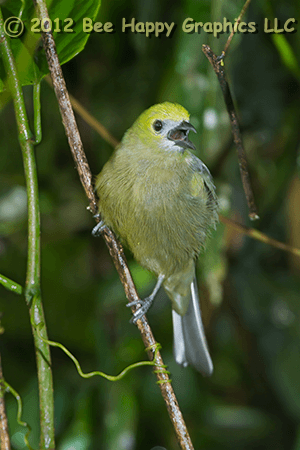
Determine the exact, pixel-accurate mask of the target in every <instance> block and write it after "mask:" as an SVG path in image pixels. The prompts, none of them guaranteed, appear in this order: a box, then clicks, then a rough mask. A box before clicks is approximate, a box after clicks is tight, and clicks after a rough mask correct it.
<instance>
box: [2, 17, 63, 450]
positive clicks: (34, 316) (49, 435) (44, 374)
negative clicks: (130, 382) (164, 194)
mask: <svg viewBox="0 0 300 450" xmlns="http://www.w3.org/2000/svg"><path fill="white" fill-rule="evenodd" d="M0 51H1V56H2V61H3V65H4V68H5V72H6V75H7V82H8V88H9V90H10V93H11V96H12V99H13V103H14V108H15V114H16V120H17V126H18V138H19V143H20V147H21V150H22V156H23V162H24V173H25V180H26V188H27V201H28V259H27V273H26V287H25V299H26V303H27V305H28V307H29V313H30V317H31V321H32V323H34V326H32V333H33V337H34V345H35V352H36V361H37V372H38V385H39V400H40V427H41V436H40V447H41V448H45V449H46V448H47V449H48V450H51V449H54V447H55V444H54V411H53V382H52V372H51V359H50V349H49V346H48V344H46V343H45V342H43V341H42V340H41V339H40V338H39V337H38V336H37V334H36V326H37V324H39V323H40V322H42V323H45V317H44V312H43V304H42V299H41V293H40V292H41V288H40V210H39V196H38V182H37V171H36V163H35V156H34V148H33V140H32V133H31V131H30V128H29V124H28V118H27V113H26V108H25V102H24V97H23V92H22V88H21V84H20V82H19V78H18V72H17V68H16V63H15V60H14V57H13V53H12V51H11V48H10V45H9V43H8V40H7V38H6V35H5V32H4V22H3V17H2V13H1V8H0ZM34 296H36V297H37V301H36V304H35V307H34V308H32V299H33V297H34ZM43 338H44V339H47V338H48V337H47V331H46V326H45V327H44V329H43Z"/></svg>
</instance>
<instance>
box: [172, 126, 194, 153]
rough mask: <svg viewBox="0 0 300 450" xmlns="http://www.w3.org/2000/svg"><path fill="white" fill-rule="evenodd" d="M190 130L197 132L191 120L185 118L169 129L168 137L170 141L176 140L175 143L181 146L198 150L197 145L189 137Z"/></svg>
mask: <svg viewBox="0 0 300 450" xmlns="http://www.w3.org/2000/svg"><path fill="white" fill-rule="evenodd" d="M190 130H192V131H194V132H195V133H197V131H196V130H195V128H194V127H193V125H191V124H190V122H186V121H185V120H183V121H182V122H181V124H179V125H178V126H177V127H175V128H173V129H172V130H170V131H169V133H168V136H167V137H168V139H170V141H174V144H176V145H178V146H179V147H182V148H191V149H192V150H196V147H195V146H194V144H193V143H192V142H191V141H190V140H189V138H188V136H189V131H190Z"/></svg>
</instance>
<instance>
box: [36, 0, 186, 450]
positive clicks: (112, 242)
mask: <svg viewBox="0 0 300 450" xmlns="http://www.w3.org/2000/svg"><path fill="white" fill-rule="evenodd" d="M37 10H38V15H39V17H40V19H43V23H44V27H45V29H46V30H47V29H48V28H49V31H44V32H43V33H42V38H43V45H44V49H45V52H46V57H47V61H48V66H49V70H50V75H51V79H52V83H53V86H54V91H55V94H56V97H57V100H58V103H59V108H60V113H61V116H62V121H63V125H64V127H65V132H66V135H67V138H68V141H69V145H70V149H71V152H72V156H73V158H74V161H75V163H76V167H77V170H78V173H79V177H80V180H81V183H82V185H83V188H84V190H85V193H86V195H87V198H88V200H89V209H90V211H91V212H92V213H93V214H96V212H97V199H96V196H95V192H94V189H93V185H92V174H91V171H90V168H89V165H88V162H87V159H86V156H85V153H84V150H83V145H82V142H81V139H80V135H79V131H78V129H77V124H76V121H75V117H74V113H73V110H72V106H71V102H70V98H69V94H68V91H67V88H66V84H65V80H64V77H63V74H62V70H61V66H60V64H59V60H58V56H57V52H56V47H55V42H54V39H53V36H52V33H51V31H50V26H49V22H47V19H49V15H48V12H47V8H46V5H45V2H44V1H43V0H37ZM98 220H99V219H98ZM102 235H103V238H104V240H105V242H106V245H107V247H108V249H109V252H110V254H111V257H112V259H113V261H114V264H115V266H116V269H117V271H118V274H119V277H120V280H121V282H122V284H123V287H124V291H125V294H126V297H127V299H128V301H129V302H131V301H133V300H137V299H138V294H137V291H136V288H135V286H134V283H133V280H132V277H131V274H130V271H129V268H128V265H127V261H126V258H125V255H124V252H123V248H122V246H121V244H120V243H119V242H118V241H117V239H116V237H115V235H114V233H113V232H112V231H111V230H109V229H108V228H105V229H104V231H103V232H102ZM135 309H136V307H135V306H134V307H132V311H133V312H135ZM137 327H138V329H139V331H140V333H141V336H142V339H143V342H144V344H145V347H146V348H147V349H148V351H147V353H148V357H149V359H150V360H151V361H152V360H153V356H154V349H153V347H154V346H155V345H156V341H155V338H154V336H153V333H152V331H151V328H150V326H149V324H148V321H147V319H146V317H145V316H144V317H143V318H142V319H141V320H138V321H137ZM156 361H157V363H158V365H157V366H154V367H155V373H156V377H157V380H158V383H159V388H160V390H161V393H162V396H163V399H164V400H165V403H166V406H167V410H168V412H169V416H170V419H171V421H172V424H173V426H174V429H175V433H176V436H177V439H178V442H179V445H180V448H181V449H183V450H193V448H194V447H193V444H192V441H191V439H190V436H189V433H188V430H187V427H186V424H185V422H184V419H183V416H182V412H181V410H180V408H179V405H178V402H177V399H176V396H175V393H174V390H173V387H172V385H171V382H170V379H169V376H168V373H167V372H166V371H165V370H164V369H163V367H162V366H163V360H162V357H161V354H160V352H157V353H156Z"/></svg>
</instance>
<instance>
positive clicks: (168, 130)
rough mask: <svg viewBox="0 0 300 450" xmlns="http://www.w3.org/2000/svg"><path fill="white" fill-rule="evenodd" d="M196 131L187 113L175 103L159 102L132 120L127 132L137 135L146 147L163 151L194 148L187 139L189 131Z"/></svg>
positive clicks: (181, 150)
mask: <svg viewBox="0 0 300 450" xmlns="http://www.w3.org/2000/svg"><path fill="white" fill-rule="evenodd" d="M190 130H192V131H194V132H195V133H196V130H195V128H194V127H193V125H191V124H190V122H189V113H188V112H187V110H186V109H185V108H183V106H181V105H178V104H177V103H170V102H165V103H159V104H157V105H154V106H151V108H149V109H146V111H144V112H143V113H142V114H141V115H140V116H139V117H138V119H137V120H136V121H135V122H134V124H133V125H132V127H131V128H130V130H129V134H130V135H131V136H132V135H133V136H135V137H138V138H139V140H140V141H141V142H142V143H143V145H146V146H147V147H152V146H155V147H156V148H159V149H162V150H165V151H180V152H183V151H184V150H185V149H186V148H189V149H192V150H195V146H194V144H193V143H192V142H191V141H190V140H189V138H188V135H189V131H190Z"/></svg>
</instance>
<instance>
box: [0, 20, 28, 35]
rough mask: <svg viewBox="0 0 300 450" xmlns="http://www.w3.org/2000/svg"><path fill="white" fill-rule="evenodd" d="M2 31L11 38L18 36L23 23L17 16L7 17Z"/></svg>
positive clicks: (21, 30) (22, 29) (21, 31)
mask: <svg viewBox="0 0 300 450" xmlns="http://www.w3.org/2000/svg"><path fill="white" fill-rule="evenodd" d="M4 31H5V33H6V34H7V36H9V37H11V38H16V37H19V36H21V34H22V33H23V31H24V23H23V22H22V20H21V19H19V17H14V16H12V17H9V18H8V19H6V21H5V22H4Z"/></svg>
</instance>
